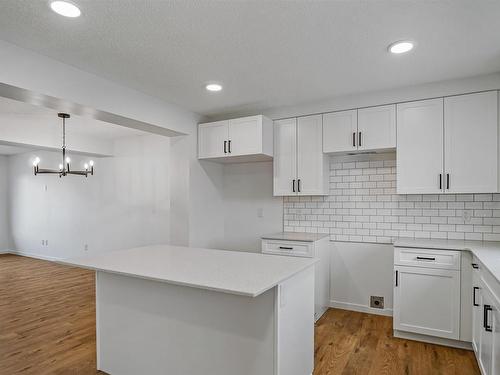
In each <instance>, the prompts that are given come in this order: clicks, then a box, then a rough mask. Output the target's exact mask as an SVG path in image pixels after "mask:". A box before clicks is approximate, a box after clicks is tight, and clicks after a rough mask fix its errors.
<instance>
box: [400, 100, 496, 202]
mask: <svg viewBox="0 0 500 375" xmlns="http://www.w3.org/2000/svg"><path fill="white" fill-rule="evenodd" d="M397 119H398V121H397V191H398V193H399V194H425V193H494V192H498V191H499V183H498V177H499V172H498V168H499V162H498V144H499V131H498V127H499V123H498V92H497V91H488V92H482V93H475V94H467V95H457V96H451V97H446V98H439V99H431V100H422V101H418V102H410V103H403V104H398V105H397Z"/></svg>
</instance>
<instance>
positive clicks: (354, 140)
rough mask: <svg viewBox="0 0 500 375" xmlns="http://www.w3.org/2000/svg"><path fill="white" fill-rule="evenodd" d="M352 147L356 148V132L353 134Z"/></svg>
mask: <svg viewBox="0 0 500 375" xmlns="http://www.w3.org/2000/svg"><path fill="white" fill-rule="evenodd" d="M352 147H356V132H354V133H352Z"/></svg>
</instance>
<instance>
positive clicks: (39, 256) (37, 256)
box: [9, 250, 64, 262]
mask: <svg viewBox="0 0 500 375" xmlns="http://www.w3.org/2000/svg"><path fill="white" fill-rule="evenodd" d="M9 253H10V254H14V255H20V256H23V257H28V258H35V259H42V260H49V261H52V262H54V261H59V260H63V259H64V258H60V257H53V256H50V255H42V254H36V253H30V252H27V251H18V250H9Z"/></svg>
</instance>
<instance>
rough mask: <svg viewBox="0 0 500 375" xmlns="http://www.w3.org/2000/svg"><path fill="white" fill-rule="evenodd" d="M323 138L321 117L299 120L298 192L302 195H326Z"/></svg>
mask: <svg viewBox="0 0 500 375" xmlns="http://www.w3.org/2000/svg"><path fill="white" fill-rule="evenodd" d="M322 137H323V134H322V117H321V115H313V116H306V117H299V118H298V119H297V191H298V193H299V194H300V195H321V194H325V191H324V190H325V189H324V186H325V185H324V179H323V166H324V165H323V150H322V147H321V144H322Z"/></svg>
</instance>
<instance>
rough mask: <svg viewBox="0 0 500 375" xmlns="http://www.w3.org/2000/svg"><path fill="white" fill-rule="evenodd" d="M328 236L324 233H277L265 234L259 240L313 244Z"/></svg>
mask: <svg viewBox="0 0 500 375" xmlns="http://www.w3.org/2000/svg"><path fill="white" fill-rule="evenodd" d="M328 236H329V234H324V233H300V232H279V233H271V234H265V235H263V236H262V237H261V238H262V239H263V240H280V241H303V242H315V241H318V240H321V239H322V238H325V237H328Z"/></svg>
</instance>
